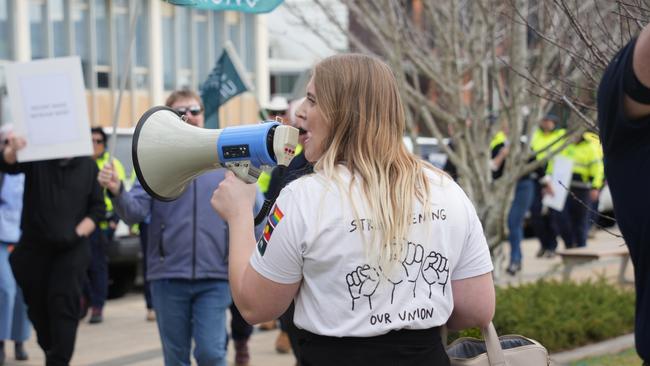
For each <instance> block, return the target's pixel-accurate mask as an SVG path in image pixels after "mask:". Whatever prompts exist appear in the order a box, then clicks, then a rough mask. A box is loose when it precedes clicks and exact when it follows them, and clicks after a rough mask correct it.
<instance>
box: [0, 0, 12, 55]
mask: <svg viewBox="0 0 650 366" xmlns="http://www.w3.org/2000/svg"><path fill="white" fill-rule="evenodd" d="M10 3H11V2H10V1H9V0H0V34H4V35H5V36H4V37H0V60H11V59H13V42H12V38H13V34H14V32H13V31H12V28H13V24H12V22H11V18H12V17H11V16H10V14H11V13H12V12H11V8H10V6H11V4H10ZM7 35H10V36H7Z"/></svg>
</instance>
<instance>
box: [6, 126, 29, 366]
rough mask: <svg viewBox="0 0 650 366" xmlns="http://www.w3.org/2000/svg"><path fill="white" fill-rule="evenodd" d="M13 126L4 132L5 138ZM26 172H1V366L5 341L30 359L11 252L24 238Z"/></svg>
mask: <svg viewBox="0 0 650 366" xmlns="http://www.w3.org/2000/svg"><path fill="white" fill-rule="evenodd" d="M5 126H9V125H5ZM8 130H9V128H7V127H3V129H2V131H0V141H4V140H5V137H6V133H7V132H8ZM24 185H25V175H24V174H15V175H10V174H3V173H0V365H4V362H5V348H4V346H5V345H4V340H7V339H11V340H13V341H14V357H15V359H16V360H17V361H24V360H27V359H28V358H29V356H28V355H27V352H26V351H25V346H24V342H25V341H26V340H27V339H28V338H29V335H30V333H31V324H29V319H28V318H27V308H26V307H25V302H24V300H23V293H22V291H21V290H20V287H18V286H17V285H16V280H15V279H14V275H13V273H11V267H10V266H9V254H10V253H11V251H12V250H13V248H14V247H15V245H16V244H17V243H18V240H19V239H20V215H21V212H22V209H23V190H24Z"/></svg>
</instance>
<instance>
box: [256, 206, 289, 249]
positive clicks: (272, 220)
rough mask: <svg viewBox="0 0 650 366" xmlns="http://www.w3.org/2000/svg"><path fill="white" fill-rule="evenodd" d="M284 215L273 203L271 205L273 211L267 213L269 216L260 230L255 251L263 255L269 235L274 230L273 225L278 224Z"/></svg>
mask: <svg viewBox="0 0 650 366" xmlns="http://www.w3.org/2000/svg"><path fill="white" fill-rule="evenodd" d="M283 217H284V214H283V213H282V211H280V208H279V207H278V206H277V205H275V206H274V207H273V211H272V212H271V213H270V214H269V218H268V220H267V221H266V225H265V226H264V231H263V232H262V236H261V237H260V240H258V241H257V251H258V252H260V255H261V256H264V253H265V252H266V247H267V245H268V244H269V241H270V240H271V235H272V234H273V230H275V227H276V226H278V224H279V223H280V221H282V218H283Z"/></svg>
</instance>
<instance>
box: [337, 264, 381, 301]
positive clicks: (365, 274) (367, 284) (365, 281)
mask: <svg viewBox="0 0 650 366" xmlns="http://www.w3.org/2000/svg"><path fill="white" fill-rule="evenodd" d="M345 281H346V282H347V284H348V290H349V291H350V296H351V297H352V310H354V300H357V299H359V298H360V297H361V296H362V295H363V296H366V297H367V298H368V304H369V306H370V309H372V300H371V298H370V297H371V296H372V295H373V294H374V293H375V290H377V286H379V272H377V270H376V269H374V268H373V267H370V266H369V265H367V264H365V265H363V266H357V269H356V270H354V271H353V272H350V273H348V274H347V275H346V276H345Z"/></svg>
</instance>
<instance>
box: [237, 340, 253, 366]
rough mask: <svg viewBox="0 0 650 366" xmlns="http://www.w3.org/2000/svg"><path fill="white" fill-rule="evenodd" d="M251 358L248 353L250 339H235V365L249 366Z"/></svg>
mask: <svg viewBox="0 0 650 366" xmlns="http://www.w3.org/2000/svg"><path fill="white" fill-rule="evenodd" d="M250 360H251V356H250V353H248V339H246V340H243V341H235V366H248V363H249V362H250Z"/></svg>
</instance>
